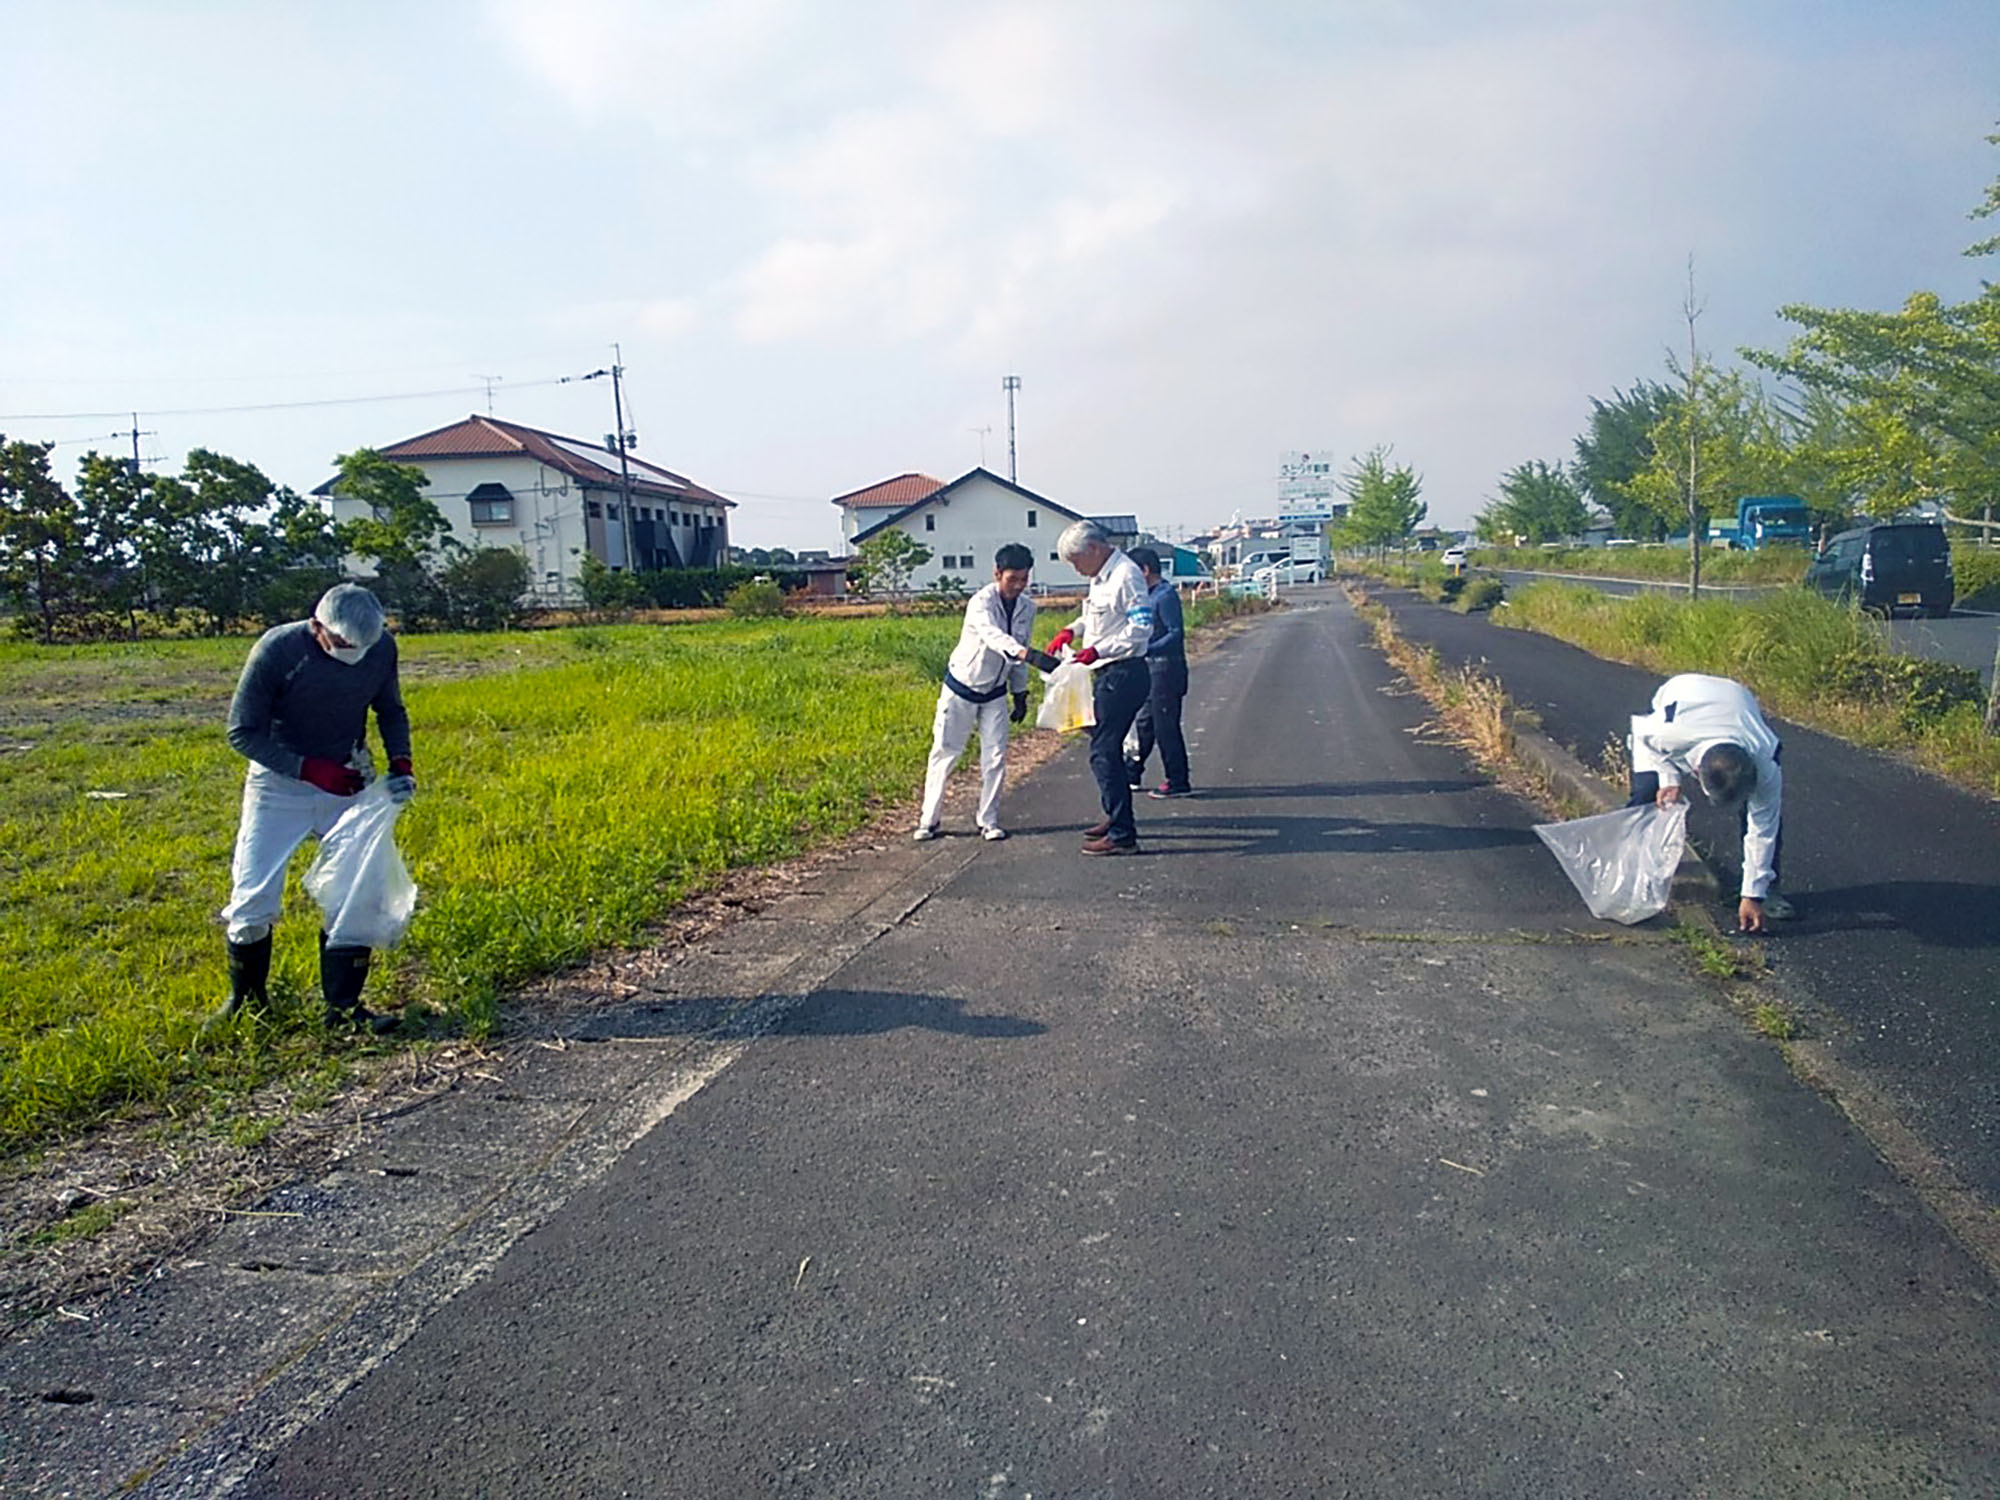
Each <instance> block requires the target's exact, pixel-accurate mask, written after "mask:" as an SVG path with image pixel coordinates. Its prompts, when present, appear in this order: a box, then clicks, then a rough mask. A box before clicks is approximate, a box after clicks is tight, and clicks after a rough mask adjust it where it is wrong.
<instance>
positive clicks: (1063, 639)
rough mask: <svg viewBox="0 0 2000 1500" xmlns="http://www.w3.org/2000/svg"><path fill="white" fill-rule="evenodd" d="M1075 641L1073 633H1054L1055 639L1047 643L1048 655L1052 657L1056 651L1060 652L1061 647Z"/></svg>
mask: <svg viewBox="0 0 2000 1500" xmlns="http://www.w3.org/2000/svg"><path fill="white" fill-rule="evenodd" d="M1075 639H1076V632H1075V631H1073V630H1058V631H1057V632H1056V638H1055V639H1054V640H1052V641H1050V642H1049V655H1051V656H1054V655H1055V654H1056V653H1057V652H1058V651H1060V650H1062V648H1063V647H1065V646H1067V645H1068V644H1069V643H1070V642H1071V641H1073V640H1075Z"/></svg>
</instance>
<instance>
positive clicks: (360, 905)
mask: <svg viewBox="0 0 2000 1500" xmlns="http://www.w3.org/2000/svg"><path fill="white" fill-rule="evenodd" d="M402 810H403V809H402V808H401V807H400V806H399V805H398V804H397V803H396V802H395V800H394V799H393V798H391V797H390V795H389V787H388V783H386V782H381V781H378V782H375V783H374V784H373V785H371V786H369V787H368V788H367V789H365V790H364V791H361V792H359V793H357V794H356V796H355V798H354V803H353V805H352V806H351V807H349V808H347V809H346V811H344V812H342V813H341V815H340V817H339V819H338V821H336V822H335V823H334V825H333V827H332V828H330V829H328V830H327V834H326V837H325V838H323V839H321V840H320V845H319V852H318V853H317V854H315V855H314V856H313V862H312V864H311V865H309V866H308V867H307V869H306V874H305V888H306V894H307V895H309V896H311V897H312V898H313V900H315V901H317V902H318V903H319V909H320V911H321V912H322V913H323V914H324V915H325V917H326V941H327V946H328V947H330V948H393V947H395V946H396V944H398V943H400V942H401V941H402V940H403V934H404V933H406V932H408V931H409V928H410V918H411V917H412V916H414V915H415V914H416V910H417V883H416V882H415V881H414V880H412V879H411V878H410V871H409V868H408V866H406V865H405V864H404V863H403V856H402V855H401V854H400V853H399V852H398V851H397V849H396V837H395V832H396V815H397V814H398V813H400V812H401V811H402Z"/></svg>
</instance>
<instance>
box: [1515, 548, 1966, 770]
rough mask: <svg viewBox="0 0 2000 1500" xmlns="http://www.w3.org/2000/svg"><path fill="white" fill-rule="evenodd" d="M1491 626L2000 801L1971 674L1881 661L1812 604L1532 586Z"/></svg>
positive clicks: (1842, 615)
mask: <svg viewBox="0 0 2000 1500" xmlns="http://www.w3.org/2000/svg"><path fill="white" fill-rule="evenodd" d="M1493 618H1494V622H1495V623H1496V624H1502V625H1508V626H1514V627H1518V628H1522V629H1528V630H1536V631H1540V632H1541V633H1542V634H1544V635H1552V636H1555V637H1556V638H1557V639H1559V640H1564V641H1568V642H1569V643H1570V644H1571V645H1574V646H1580V647H1582V648H1583V649H1584V650H1586V651H1589V652H1592V653H1593V654H1595V655H1598V656H1604V657H1609V658H1611V659H1612V660H1615V661H1624V662H1631V663H1634V664H1635V665H1638V666H1644V667H1650V668H1652V669H1653V670H1654V671H1657V672H1661V673H1673V672H1712V673H1715V674H1716V675H1718V676H1723V677H1733V678H1735V679H1736V680H1738V681H1739V682H1742V683H1744V684H1746V685H1747V686H1748V687H1749V688H1750V689H1751V691H1752V692H1754V693H1756V694H1757V696H1758V698H1759V700H1760V701H1762V702H1763V704H1764V705H1765V706H1766V707H1767V708H1769V709H1770V710H1771V711H1772V712H1774V713H1777V714H1779V715H1781V716H1783V717H1785V718H1788V719H1792V720H1794V721H1795V722H1797V723H1801V724H1807V725H1810V726H1811V727H1813V728H1815V729H1821V730H1825V731H1826V732H1827V733H1829V734H1835V735H1839V736H1840V737H1841V738H1843V739H1847V740H1851V741H1853V742H1855V743H1857V744H1862V745H1867V746H1869V747H1871V748H1874V749H1878V750H1887V751H1892V752H1895V753H1897V754H1901V755H1905V756H1908V757H1909V758H1910V759H1912V760H1914V761H1915V762H1916V763H1918V764H1919V765H1922V766H1924V767H1925V768H1926V769H1928V770H1931V771H1933V772H1936V773H1937V774H1938V775H1940V776H1943V777H1945V778H1947V779H1948V780H1950V781H1952V782H1954V783H1956V784H1957V785H1959V786H1962V787H1965V788H1966V789H1967V790H1970V791H1977V792H1981V793H1983V794H1985V795H1987V796H2000V739H1996V738H1994V737H1993V736H1990V735H1988V734H1987V733H1986V730H1985V724H1984V704H1985V693H1984V691H1983V689H1982V688H1981V686H1980V682H1979V677H1978V674H1976V673H1974V672H1971V671H1968V670H1967V669H1965V668H1963V667H1953V666H1949V665H1946V664H1944V663H1941V662H1932V661H1925V660H1921V659H1918V658H1913V657H1903V656H1895V655H1893V654H1891V653H1889V652H1887V651H1884V650H1883V649H1882V646H1881V644H1880V641H1879V640H1878V638H1877V637H1876V635H1875V633H1874V630H1873V629H1872V627H1871V625H1870V623H1869V622H1868V621H1867V620H1865V619H1863V618H1862V617H1861V616H1859V615H1857V614H1855V613H1854V612H1853V611H1851V610H1844V609H1841V608H1839V607H1838V606H1836V605H1834V604H1831V603H1829V602H1828V601H1826V600H1824V599H1821V598H1819V597H1817V596H1816V595H1812V594H1808V593H1805V592H1802V591H1797V590H1785V591H1782V592H1779V593H1774V594H1771V595H1768V596H1766V597H1763V598H1760V599H1755V600H1751V601H1748V602H1740V603H1739V602H1735V601H1730V600H1724V599H1699V600H1694V601H1690V600H1687V599H1684V598H1679V597H1676V596H1673V595H1667V594H1640V595H1636V596H1630V597H1625V598H1620V599H1613V598H1611V597H1610V596H1608V595H1605V594H1602V593H1600V592H1598V591H1597V590H1595V589H1591V588H1585V587H1580V586H1577V585H1573V584H1559V583H1553V582H1540V583H1535V584H1530V585H1528V586H1527V587H1525V588H1522V589H1518V590H1516V591H1515V592H1514V593H1513V595H1512V596H1511V597H1510V598H1509V600H1508V603H1507V605H1506V607H1505V608H1504V609H1500V610H1497V611H1495V613H1494V617H1493Z"/></svg>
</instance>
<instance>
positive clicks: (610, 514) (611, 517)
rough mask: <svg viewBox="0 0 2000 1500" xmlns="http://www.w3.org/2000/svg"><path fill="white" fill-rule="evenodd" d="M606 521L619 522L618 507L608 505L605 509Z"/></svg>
mask: <svg viewBox="0 0 2000 1500" xmlns="http://www.w3.org/2000/svg"><path fill="white" fill-rule="evenodd" d="M604 519H605V520H607V521H615V520H617V519H618V507H617V506H615V505H607V506H605V507H604Z"/></svg>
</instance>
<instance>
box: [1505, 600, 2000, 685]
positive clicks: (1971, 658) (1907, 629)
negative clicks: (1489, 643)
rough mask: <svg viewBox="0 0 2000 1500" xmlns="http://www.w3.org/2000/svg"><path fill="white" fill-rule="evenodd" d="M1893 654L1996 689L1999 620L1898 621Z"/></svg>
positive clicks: (1973, 616) (1892, 633) (1962, 614)
mask: <svg viewBox="0 0 2000 1500" xmlns="http://www.w3.org/2000/svg"><path fill="white" fill-rule="evenodd" d="M1500 577H1501V578H1502V579H1504V580H1505V581H1506V582H1507V583H1508V585H1509V586H1510V587H1512V586H1514V585H1516V584H1522V583H1528V582H1531V581H1533V580H1535V579H1539V578H1546V579H1550V580H1553V581H1555V582H1558V583H1588V584H1589V585H1590V586H1591V587H1592V588H1594V589H1600V590H1602V591H1603V592H1605V593H1607V594H1637V593H1641V592H1645V591H1648V590H1651V591H1654V592H1667V593H1678V592H1685V591H1686V588H1687V585H1686V584H1684V583H1665V582H1661V581H1657V580H1652V579H1633V578H1587V579H1586V578H1579V577H1577V576H1576V575H1574V574H1568V573H1529V572H1514V571H1507V572H1502V573H1501V574H1500ZM1774 587H1775V586H1774V585H1771V584H1750V585H1735V586H1731V585H1717V584H1705V585H1703V592H1704V593H1707V592H1711V591H1712V592H1714V593H1718V594H1723V595H1725V596H1727V597H1729V598H1733V599H1748V598H1754V597H1756V596H1757V595H1759V594H1768V593H1771V592H1773V589H1774ZM1881 628H1882V631H1883V633H1884V634H1885V635H1886V636H1887V637H1888V639H1889V641H1890V643H1891V645H1892V646H1893V647H1894V649H1895V650H1896V651H1898V652H1900V653H1901V654H1902V655H1904V656H1921V657H1926V658H1928V659H1929V660H1931V661H1944V662H1950V663H1951V664H1952V665H1954V666H1959V667H1969V668H1970V669H1971V670H1973V671H1975V672H1977V673H1978V674H1979V678H1980V681H1982V682H1984V683H1985V684H1986V685H1987V686H1988V687H1989V688H1990V687H1991V686H1992V685H1993V653H1994V650H1995V648H1996V646H2000V614H1993V613H1990V612H1983V611H1982V612H1969V611H1966V610H1956V611H1954V612H1953V613H1952V614H1951V615H1950V616H1949V617H1948V618H1946V619H1943V620H1912V619H1900V618H1899V619H1895V620H1889V621H1886V622H1885V623H1884V624H1883V625H1882V627H1881Z"/></svg>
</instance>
